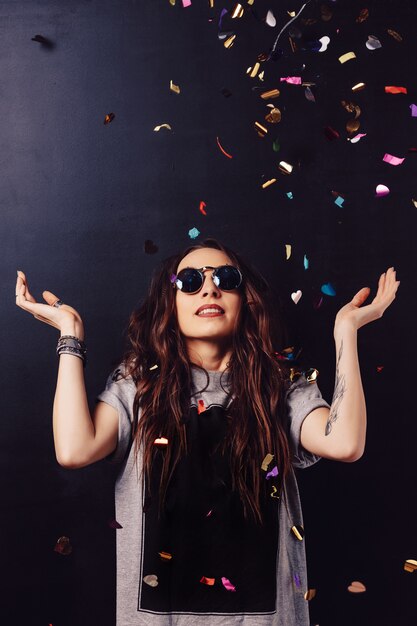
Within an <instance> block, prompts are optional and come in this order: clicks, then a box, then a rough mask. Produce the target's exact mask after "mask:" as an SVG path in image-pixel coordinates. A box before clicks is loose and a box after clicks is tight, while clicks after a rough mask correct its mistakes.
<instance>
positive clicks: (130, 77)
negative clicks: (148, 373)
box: [0, 0, 417, 626]
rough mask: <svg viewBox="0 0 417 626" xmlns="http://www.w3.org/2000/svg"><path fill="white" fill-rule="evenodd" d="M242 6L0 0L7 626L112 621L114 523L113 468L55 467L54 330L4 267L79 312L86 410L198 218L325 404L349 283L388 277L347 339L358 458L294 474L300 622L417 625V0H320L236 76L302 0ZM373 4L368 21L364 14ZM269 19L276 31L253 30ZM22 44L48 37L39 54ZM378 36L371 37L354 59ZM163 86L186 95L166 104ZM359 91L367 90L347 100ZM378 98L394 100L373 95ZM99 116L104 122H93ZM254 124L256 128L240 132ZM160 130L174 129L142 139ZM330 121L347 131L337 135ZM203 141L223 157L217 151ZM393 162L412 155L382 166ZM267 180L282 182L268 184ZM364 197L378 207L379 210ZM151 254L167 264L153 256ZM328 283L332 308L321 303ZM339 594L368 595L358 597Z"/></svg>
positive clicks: (1, 610)
mask: <svg viewBox="0 0 417 626" xmlns="http://www.w3.org/2000/svg"><path fill="white" fill-rule="evenodd" d="M234 5H235V3H233V2H228V1H227V0H222V1H219V0H215V2H214V8H213V9H210V6H209V2H206V1H205V0H193V2H192V5H191V6H189V7H187V8H184V7H183V6H182V2H181V0H177V2H176V5H175V6H171V5H170V3H169V1H168V0H152V1H151V0H147V1H146V0H141V1H139V0H138V1H135V0H119V1H116V0H101V1H100V2H98V1H97V0H91V1H76V0H71V1H69V0H68V1H66V2H57V1H54V0H44V1H31V2H29V1H24V0H15V1H13V2H3V3H2V4H1V6H0V35H1V36H0V68H1V72H0V77H1V82H0V88H1V98H0V124H1V132H0V137H1V146H2V150H1V156H0V159H1V172H2V176H1V182H0V185H1V206H2V218H1V224H2V228H1V250H2V253H3V262H2V264H1V267H0V272H1V275H2V280H1V287H0V288H1V290H2V302H3V303H4V307H2V311H3V323H2V326H3V330H4V333H3V341H2V354H3V367H2V385H3V394H2V396H3V412H2V419H1V429H2V435H1V442H2V452H1V458H0V462H1V477H2V493H3V498H2V533H1V536H2V559H1V564H2V579H3V583H2V591H3V594H4V595H3V599H2V601H1V603H0V615H1V621H2V623H6V619H7V620H13V621H10V622H7V623H13V624H18V625H20V624H22V625H23V624H25V625H26V624H27V625H32V624H33V625H36V626H37V625H38V624H39V625H45V626H47V625H48V624H53V626H67V625H70V626H84V625H85V626H87V625H88V626H95V625H100V626H111V625H113V624H114V614H115V573H114V566H115V560H114V540H115V537H114V534H115V533H116V532H117V530H114V529H112V528H110V527H109V525H108V520H109V519H112V517H113V515H114V512H113V482H114V478H115V474H114V471H113V470H112V469H111V468H109V467H108V466H106V464H105V463H102V462H100V463H97V464H95V465H93V466H90V467H87V468H84V469H81V470H69V469H65V468H62V467H60V466H59V465H58V464H57V462H56V459H55V455H54V449H53V438H52V403H53V396H54V392H55V383H56V374H57V365H58V364H57V358H56V356H55V347H56V341H57V338H58V332H57V331H55V330H54V329H53V328H51V327H50V326H48V325H46V324H42V323H41V322H39V321H38V320H35V319H34V318H33V317H32V316H30V315H29V314H28V313H26V312H24V311H22V310H21V309H18V308H16V307H15V305H14V300H15V299H14V285H15V280H16V270H17V269H22V270H24V271H25V272H26V275H27V278H28V282H29V287H30V288H31V290H32V292H33V294H34V295H35V297H36V298H37V299H38V300H39V301H42V296H41V292H42V291H43V290H44V289H49V290H51V291H53V292H54V293H56V294H57V295H59V296H60V297H61V298H62V299H63V300H64V301H65V302H67V303H70V304H71V305H72V306H74V307H75V308H76V309H77V310H78V311H79V312H80V314H81V316H82V318H83V320H84V324H85V330H86V342H87V346H88V357H89V363H88V366H87V368H86V372H85V375H86V385H87V389H88V396H89V401H90V407H92V406H93V404H94V397H95V395H96V394H97V393H98V392H99V391H101V389H102V388H103V385H104V381H105V378H106V376H107V374H108V373H109V371H110V368H111V367H112V365H113V364H114V363H116V362H117V359H118V357H119V355H120V353H121V350H122V343H123V331H124V328H125V326H126V322H127V317H128V315H129V313H130V311H131V310H132V309H133V307H134V306H136V305H137V303H138V302H139V301H140V299H141V298H142V296H143V295H144V293H145V291H146V289H147V285H148V281H149V278H150V275H151V272H152V269H153V268H154V267H155V266H156V265H157V263H158V261H159V260H160V259H162V258H165V257H166V256H168V255H169V254H171V253H173V252H175V251H177V250H179V249H181V248H183V247H184V246H185V245H187V244H188V243H189V242H190V241H191V239H190V237H189V235H188V231H189V230H190V229H192V228H197V229H198V230H199V231H200V234H199V235H198V237H197V240H199V239H201V238H202V237H204V236H215V237H218V238H219V239H220V240H222V241H224V242H225V243H226V244H229V245H231V246H233V247H235V248H236V249H237V250H238V251H239V252H241V253H242V254H243V255H245V256H246V257H247V258H248V259H249V260H250V261H251V262H252V263H254V264H255V265H256V266H257V267H258V268H259V269H260V270H261V271H262V272H263V273H264V275H265V276H266V278H267V279H268V280H269V281H270V283H271V285H272V287H273V288H274V289H275V290H276V291H277V292H278V293H279V297H280V298H281V302H282V307H283V309H284V312H285V315H286V319H287V324H288V328H289V334H288V341H287V345H294V344H296V345H299V346H302V348H303V355H304V360H305V363H306V364H307V365H308V366H311V367H316V368H317V369H318V370H319V371H320V377H319V386H320V389H321V391H322V394H323V396H324V397H325V398H326V399H327V400H328V401H329V402H330V401H331V398H332V393H333V384H334V368H335V355H334V342H333V336H332V331H333V322H334V317H335V315H336V313H337V311H338V309H339V308H340V307H341V306H343V304H345V303H346V302H347V301H349V300H350V299H351V298H352V297H353V295H354V294H355V293H356V291H358V290H359V289H360V288H361V287H363V286H370V287H371V288H372V293H371V298H372V297H373V296H374V295H375V292H376V286H377V281H378V278H379V275H380V274H381V273H382V272H383V271H386V269H387V268H388V267H389V266H391V265H394V266H395V268H396V270H397V278H398V279H399V280H401V286H400V289H399V291H398V294H397V298H396V300H395V301H394V303H393V305H392V306H391V307H390V308H389V309H388V310H387V312H386V313H385V315H384V317H383V318H382V319H381V320H378V322H374V323H373V324H371V325H369V326H366V327H364V328H362V329H360V331H359V334H358V341H359V354H360V363H361V373H362V380H363V384H364V389H365V395H366V401H367V411H368V430H367V445H366V451H365V454H364V456H363V457H362V458H361V459H360V460H359V461H358V462H356V463H353V464H344V463H337V462H332V461H328V460H322V461H321V462H320V463H318V464H317V465H315V466H313V467H311V468H310V469H308V470H305V471H304V472H299V473H298V480H299V484H300V489H301V492H302V501H303V510H304V517H305V528H306V547H307V556H308V567H309V584H310V587H312V588H316V589H317V596H316V597H315V598H314V599H313V600H311V602H310V613H311V621H312V623H314V624H320V626H339V625H340V626H344V625H345V624H346V625H348V624H349V625H350V624H352V623H355V624H357V625H358V626H362V625H363V626H371V625H374V624H378V626H385V625H386V626H388V625H390V626H392V624H396V625H397V624H398V625H401V626H407V625H411V624H414V623H415V608H416V607H415V594H416V584H417V579H416V576H417V574H410V573H407V572H405V571H404V569H403V564H404V561H405V559H409V558H417V544H416V532H415V514H416V505H415V486H414V485H415V483H414V481H415V478H416V472H415V457H414V454H415V441H416V434H417V428H416V421H415V418H416V414H415V408H414V404H415V402H414V401H413V397H412V394H411V392H412V390H413V388H414V359H413V357H414V351H415V319H416V297H415V290H414V289H415V281H414V280H413V279H414V274H415V271H416V264H415V258H414V254H413V253H414V249H413V248H414V247H413V238H414V233H415V227H416V211H417V208H416V206H414V204H413V201H412V200H413V198H417V189H416V187H415V171H416V167H417V165H416V159H417V153H416V152H415V151H413V148H414V149H415V148H416V146H417V141H416V130H415V129H416V125H417V119H416V118H414V117H412V116H411V111H410V105H411V104H413V103H417V93H416V78H417V76H416V69H415V61H416V52H417V44H416V37H415V30H416V18H417V5H416V4H415V2H414V0H402V1H401V0H400V1H399V0H395V1H394V0H384V2H381V1H379V2H378V1H376V0H373V1H371V0H368V1H366V0H363V1H362V0H361V1H360V2H357V1H356V0H339V1H337V2H334V1H328V2H327V3H326V4H325V6H327V8H328V10H329V11H330V12H331V13H332V17H331V19H330V20H326V19H323V17H322V9H321V7H322V6H323V4H321V3H319V2H314V1H310V2H309V3H308V4H307V6H306V7H305V9H304V11H303V13H302V14H301V15H300V16H299V18H298V19H297V21H295V22H294V23H293V25H292V26H294V27H296V28H297V29H298V32H297V31H296V30H295V29H294V30H293V31H292V34H293V35H294V42H295V49H294V50H293V49H292V48H291V46H290V42H289V38H288V31H286V32H284V34H283V35H282V37H281V39H280V41H279V43H278V48H280V49H281V50H282V54H281V56H279V54H278V57H279V58H277V59H276V60H268V61H264V62H262V63H261V68H260V69H261V70H264V80H263V81H261V80H260V79H259V78H258V77H255V78H250V77H249V76H248V74H247V69H248V67H253V65H254V64H255V62H256V60H257V58H258V55H260V54H261V53H268V51H269V50H270V48H271V46H272V44H273V42H274V40H275V38H276V36H277V35H278V32H279V30H280V29H281V27H282V26H283V25H284V24H285V23H286V22H287V21H288V20H289V19H290V17H289V15H288V13H287V11H298V10H299V9H300V8H301V6H302V4H301V2H300V1H295V0H282V1H281V2H278V1H275V2H274V1H272V0H270V1H269V2H267V1H264V0H255V2H254V4H253V5H252V6H250V5H247V4H246V3H245V4H243V7H244V10H245V12H244V16H243V17H242V18H240V19H234V20H232V19H230V11H231V9H232V8H233V6H234ZM224 8H225V9H227V10H228V13H227V14H226V15H225V16H224V19H223V26H222V28H223V30H225V31H231V32H234V33H235V34H236V39H235V41H234V44H233V46H232V47H230V48H229V49H226V48H225V46H224V45H223V40H222V39H219V37H218V22H219V17H220V13H221V10H222V9H224ZM365 8H367V9H368V10H369V16H368V18H367V19H366V20H364V21H362V22H358V21H357V17H358V16H359V14H360V11H361V10H362V9H365ZM268 9H272V11H273V12H274V15H275V17H276V21H277V25H276V27H275V28H272V27H269V26H268V25H266V23H265V16H266V13H267V10H268ZM387 29H392V30H394V31H395V32H396V33H398V34H400V35H401V37H402V41H398V37H397V38H396V37H395V36H393V35H392V34H389V33H388V30H387ZM36 35H42V36H43V37H45V38H47V39H48V40H50V42H51V45H48V44H47V43H41V42H39V41H33V40H32V37H35V36H36ZM297 35H298V36H299V37H298V38H297ZM325 35H328V36H329V37H330V44H329V47H328V49H327V50H326V51H325V52H317V51H315V50H314V46H315V44H314V41H317V39H319V38H320V37H323V36H325ZM369 35H374V36H375V37H378V38H379V40H380V42H381V44H382V47H381V48H379V49H376V50H369V49H367V47H366V45H365V43H366V41H367V38H368V36H369ZM349 51H354V52H355V54H356V59H353V60H350V61H347V62H346V63H344V64H341V63H340V62H339V60H338V58H339V56H340V55H342V54H344V53H346V52H349ZM286 76H301V77H302V80H303V82H310V83H314V84H313V85H312V86H311V90H312V92H313V94H314V96H315V102H312V101H309V100H308V99H307V98H306V96H305V91H306V87H305V85H304V86H303V85H291V84H287V83H285V82H281V81H280V78H281V77H286ZM170 80H172V81H173V83H174V84H176V85H179V86H180V89H181V93H180V94H176V93H173V92H171V91H170V89H169V83H170ZM360 81H362V82H364V83H365V84H366V87H365V89H364V90H362V91H359V92H356V93H354V92H352V89H351V88H352V86H353V85H354V84H356V83H358V82H360ZM387 85H394V86H402V87H405V88H407V91H408V93H406V94H404V93H400V94H389V93H385V91H384V87H385V86H387ZM273 88H278V89H280V91H281V95H280V97H279V98H278V99H276V100H273V101H269V102H272V103H273V104H275V105H276V106H277V107H279V109H280V111H281V114H282V119H281V122H280V123H278V124H271V123H268V122H265V115H266V113H267V112H268V110H269V109H268V108H267V104H268V100H266V101H263V100H262V99H261V98H260V97H259V94H260V91H264V90H269V89H273ZM224 90H228V91H224ZM341 100H345V101H348V102H353V103H354V104H356V105H358V106H359V107H360V109H361V115H360V117H359V121H360V123H361V127H360V131H359V132H362V133H366V136H365V137H363V138H361V140H360V141H359V142H357V143H351V142H350V141H348V137H350V138H351V137H353V135H349V133H348V132H347V131H346V128H345V125H346V122H347V121H348V120H349V119H351V118H352V117H354V115H353V114H352V113H348V112H347V111H346V110H345V108H343V106H341ZM110 113H114V119H113V121H111V122H110V123H108V124H104V123H103V121H104V118H105V115H106V114H110ZM255 121H258V122H259V123H260V124H263V125H264V126H265V127H266V128H267V129H268V133H267V135H266V136H264V137H260V136H259V135H258V134H257V132H256V131H255V130H254V122H255ZM163 123H168V124H170V125H171V128H172V130H169V129H166V128H162V129H161V130H160V131H159V132H156V131H154V130H153V129H154V128H155V127H156V126H157V125H159V124H163ZM326 127H331V128H333V129H334V130H336V131H337V132H338V133H339V138H338V139H334V140H330V139H329V138H328V137H327V136H326V133H325V132H324V129H325V128H326ZM217 137H218V138H219V141H220V144H221V145H222V146H223V148H224V150H225V151H226V152H228V153H230V154H231V156H232V157H233V158H231V159H230V158H228V157H227V156H225V155H224V154H223V153H222V152H221V150H220V148H219V146H218V144H217V139H216V138H217ZM274 142H275V147H276V146H277V144H279V151H274V149H273V146H274ZM385 153H389V154H393V155H396V156H399V157H405V161H404V162H403V164H402V165H399V166H393V165H390V164H388V163H385V162H383V160H382V157H383V156H384V154H385ZM279 161H286V162H288V163H290V164H292V165H293V171H292V174H290V175H285V174H283V173H282V172H281V171H280V170H279V169H278V167H277V165H278V163H279ZM271 178H276V179H277V181H276V182H275V183H274V184H272V185H271V186H269V187H267V188H265V189H262V187H261V185H262V184H263V183H264V182H265V181H267V180H269V179H271ZM377 184H385V185H387V186H388V187H389V189H390V194H389V195H388V196H386V197H382V198H381V197H379V198H377V197H376V195H375V188H376V185H377ZM290 192H291V194H292V196H293V197H292V199H291V198H290V197H289V196H288V194H290ZM337 195H339V196H341V197H342V198H344V202H343V204H342V206H338V205H337V204H335V202H334V201H335V198H336V196H337ZM202 201H203V202H205V203H206V209H205V210H206V212H207V215H206V216H204V215H203V214H202V213H201V212H200V211H199V206H200V202H202ZM146 240H151V241H152V242H153V244H154V246H155V247H156V248H157V251H153V252H151V253H149V252H146V251H145V248H144V242H145V241H146ZM286 244H291V245H292V254H291V256H290V258H289V259H286V254H285V245H286ZM155 247H154V248H153V250H155ZM304 255H306V257H307V258H308V261H309V266H308V268H307V269H306V268H305V266H304ZM325 283H331V285H332V286H333V287H334V289H335V295H334V296H328V295H324V294H322V293H321V291H320V289H321V286H322V285H323V284H325ZM297 289H301V290H302V292H303V296H302V298H301V300H300V301H299V303H298V304H297V305H295V304H294V303H293V301H292V300H291V298H290V295H291V293H292V292H293V291H296V290H297ZM320 294H321V296H322V298H323V299H322V302H321V305H320V306H317V302H318V300H317V298H319V297H320ZM14 307H15V308H14ZM282 347H285V346H282ZM381 367H382V369H379V370H378V369H377V368H381ZM410 394H411V396H410ZM62 535H65V536H68V537H69V538H70V541H71V544H72V546H73V551H72V553H71V554H70V555H68V556H63V555H59V554H58V553H57V552H55V551H54V545H55V542H56V541H57V539H58V537H60V536H62ZM353 580H359V581H362V582H363V583H364V584H365V585H366V588H367V591H366V592H365V593H363V594H351V593H349V592H348V591H347V586H348V585H349V584H350V583H351V582H352V581H353Z"/></svg>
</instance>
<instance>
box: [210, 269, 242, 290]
mask: <svg viewBox="0 0 417 626" xmlns="http://www.w3.org/2000/svg"><path fill="white" fill-rule="evenodd" d="M214 282H215V283H216V285H217V286H218V287H219V288H220V289H224V290H225V291H231V290H232V289H237V288H238V287H239V285H240V282H241V275H240V273H239V270H238V269H237V268H236V267H233V266H232V265H223V266H222V267H219V268H218V269H217V270H216V271H215V274H214Z"/></svg>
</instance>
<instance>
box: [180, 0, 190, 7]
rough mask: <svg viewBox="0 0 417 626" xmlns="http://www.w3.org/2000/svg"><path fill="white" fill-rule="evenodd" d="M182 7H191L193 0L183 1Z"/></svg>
mask: <svg viewBox="0 0 417 626" xmlns="http://www.w3.org/2000/svg"><path fill="white" fill-rule="evenodd" d="M182 6H183V7H184V8H185V7H189V6H191V0H182Z"/></svg>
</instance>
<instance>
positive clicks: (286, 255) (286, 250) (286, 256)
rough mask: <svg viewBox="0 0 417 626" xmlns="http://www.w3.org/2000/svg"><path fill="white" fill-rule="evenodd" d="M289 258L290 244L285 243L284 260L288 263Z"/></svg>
mask: <svg viewBox="0 0 417 626" xmlns="http://www.w3.org/2000/svg"><path fill="white" fill-rule="evenodd" d="M290 256H291V244H290V243H286V244H285V260H286V261H288V259H289V258H290Z"/></svg>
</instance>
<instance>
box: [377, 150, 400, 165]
mask: <svg viewBox="0 0 417 626" xmlns="http://www.w3.org/2000/svg"><path fill="white" fill-rule="evenodd" d="M382 160H383V161H385V163H389V164H390V165H401V163H403V162H404V160H405V157H404V158H401V157H396V156H393V155H392V154H388V153H386V154H384V156H383V157H382Z"/></svg>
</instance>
